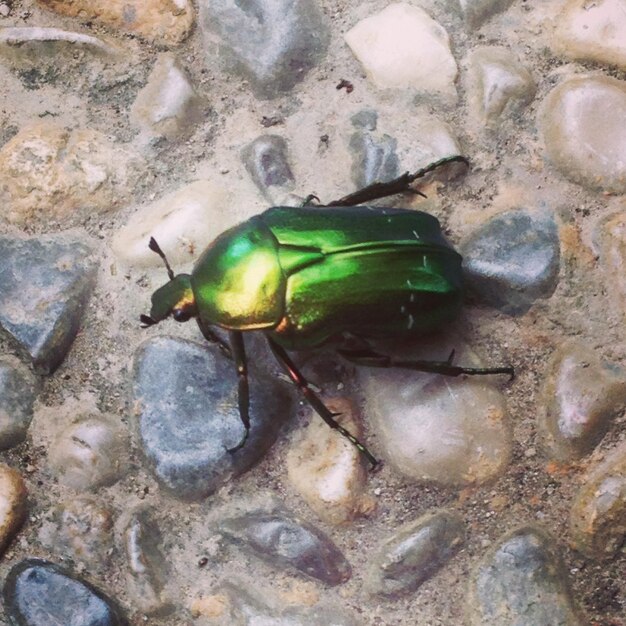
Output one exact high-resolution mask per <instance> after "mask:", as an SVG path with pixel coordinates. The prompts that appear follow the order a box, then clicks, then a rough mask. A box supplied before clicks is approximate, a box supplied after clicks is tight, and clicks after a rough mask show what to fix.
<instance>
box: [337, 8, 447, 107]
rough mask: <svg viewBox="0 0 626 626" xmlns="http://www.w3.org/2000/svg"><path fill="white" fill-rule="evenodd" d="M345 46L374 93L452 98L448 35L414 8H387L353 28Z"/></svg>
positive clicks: (422, 11) (441, 27)
mask: <svg viewBox="0 0 626 626" xmlns="http://www.w3.org/2000/svg"><path fill="white" fill-rule="evenodd" d="M345 40H346V43H347V44H348V46H350V49H351V50H352V52H353V54H354V56H355V57H356V58H357V59H358V61H359V62H360V63H361V65H362V66H363V69H364V70H365V73H366V74H367V77H368V78H369V79H370V80H371V81H372V83H374V85H375V86H376V87H378V88H380V89H386V88H400V89H407V88H412V89H417V90H419V91H424V92H431V93H440V94H446V95H455V93H456V91H455V87H454V81H455V79H456V75H457V66H456V61H455V60H454V57H453V56H452V52H451V51H450V39H449V37H448V33H447V32H446V30H445V29H444V28H443V26H441V24H439V23H438V22H436V21H435V20H433V19H432V18H431V17H430V16H429V15H428V13H426V12H425V11H424V10H423V9H420V8H419V7H416V6H411V5H409V4H407V3H406V2H397V3H394V4H390V5H388V6H387V7H386V8H384V9H383V10H382V11H380V12H379V13H376V14H374V15H371V16H370V17H367V18H365V19H364V20H361V21H360V22H359V23H358V24H356V26H353V27H352V28H351V29H350V30H349V31H348V32H347V33H346V34H345Z"/></svg>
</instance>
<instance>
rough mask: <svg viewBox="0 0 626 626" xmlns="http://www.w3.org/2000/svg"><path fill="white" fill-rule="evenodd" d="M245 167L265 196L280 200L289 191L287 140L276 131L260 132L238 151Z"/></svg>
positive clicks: (292, 180)
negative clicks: (270, 132)
mask: <svg viewBox="0 0 626 626" xmlns="http://www.w3.org/2000/svg"><path fill="white" fill-rule="evenodd" d="M241 159H242V161H243V163H244V165H245V166H246V170H247V171H248V174H250V177H251V178H252V180H253V181H254V183H255V185H256V186H257V187H258V188H259V189H260V190H261V192H262V193H263V195H264V196H265V197H266V198H267V200H268V201H269V202H270V203H271V204H274V205H279V204H281V199H283V198H284V197H285V196H286V195H287V194H289V193H290V192H291V191H293V188H294V182H295V181H294V177H293V174H292V173H291V167H290V166H289V159H288V154H287V142H286V141H285V140H284V139H283V138H282V137H280V136H279V135H260V136H259V137H257V138H256V139H255V140H254V141H252V142H251V143H249V144H248V145H247V146H246V147H245V148H244V149H243V150H242V151H241Z"/></svg>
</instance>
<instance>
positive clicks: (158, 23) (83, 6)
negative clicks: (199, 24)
mask: <svg viewBox="0 0 626 626" xmlns="http://www.w3.org/2000/svg"><path fill="white" fill-rule="evenodd" d="M38 2H39V4H41V5H42V6H44V7H46V8H47V9H50V10H52V11H54V12H55V13H59V14H60V15H66V16H69V17H77V18H80V20H81V21H90V22H95V23H96V24H102V25H104V26H108V27H109V28H113V29H114V30H118V31H120V32H123V33H130V34H133V35H137V36H139V37H141V38H142V39H145V40H147V41H150V42H153V43H157V44H163V45H172V44H178V43H180V42H182V41H184V40H185V39H186V38H187V36H188V35H189V33H190V31H191V28H192V26H193V23H194V11H193V4H192V3H191V1H190V0H151V1H150V2H143V1H142V0H109V1H108V2H107V3H106V4H104V5H103V4H102V3H101V2H99V1H98V0H38Z"/></svg>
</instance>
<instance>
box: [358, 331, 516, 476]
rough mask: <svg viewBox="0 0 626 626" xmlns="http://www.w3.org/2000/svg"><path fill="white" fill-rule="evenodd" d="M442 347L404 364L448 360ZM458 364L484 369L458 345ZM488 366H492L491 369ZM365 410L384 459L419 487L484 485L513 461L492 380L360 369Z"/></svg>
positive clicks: (503, 408) (446, 349) (508, 430)
mask: <svg viewBox="0 0 626 626" xmlns="http://www.w3.org/2000/svg"><path fill="white" fill-rule="evenodd" d="M453 347H454V346H453V345H452V344H447V343H442V344H441V345H439V346H436V347H434V348H430V349H425V350H424V351H423V352H422V351H420V353H419V355H416V354H414V353H411V354H408V355H407V354H402V355H400V354H395V356H397V357H398V358H400V356H401V357H402V358H403V359H404V358H406V359H411V358H419V359H424V360H431V361H433V360H434V361H442V360H445V359H446V358H447V356H448V354H449V353H450V352H451V350H452V348H453ZM456 348H457V353H456V355H455V360H454V362H455V363H457V364H459V365H465V366H478V367H480V366H481V365H484V364H480V363H477V362H476V361H475V359H473V358H471V357H470V355H469V353H468V352H467V351H466V350H465V349H460V348H461V346H459V345H457V346H456ZM488 365H494V364H493V363H489V364H488ZM359 375H360V378H361V380H362V388H363V393H364V395H365V403H364V412H365V416H366V417H367V418H368V420H369V422H370V424H371V430H372V432H375V433H376V434H377V443H378V446H379V447H382V449H383V450H384V455H383V460H384V461H388V462H389V464H390V465H393V467H395V468H396V469H397V470H398V471H399V472H400V473H402V474H404V475H405V476H407V477H409V478H412V479H414V480H418V481H434V482H436V483H439V484H442V485H450V486H459V485H472V484H480V483H484V482H486V481H489V480H493V479H495V478H497V477H498V476H499V475H500V474H502V472H503V471H504V469H505V468H506V467H507V465H508V463H509V460H510V457H511V444H512V438H511V426H510V423H509V417H508V412H507V408H506V401H505V398H504V396H503V395H502V393H500V392H499V391H498V390H497V389H496V388H495V387H494V386H493V382H491V381H489V380H486V378H487V377H480V378H482V380H478V378H479V377H475V378H473V379H472V378H471V377H468V378H450V377H446V376H441V375H439V374H426V373H421V372H419V373H418V372H411V371H407V370H401V369H396V368H394V369H389V370H385V369H374V368H361V370H360V372H359Z"/></svg>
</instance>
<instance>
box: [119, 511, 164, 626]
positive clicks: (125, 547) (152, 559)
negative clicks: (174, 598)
mask: <svg viewBox="0 0 626 626" xmlns="http://www.w3.org/2000/svg"><path fill="white" fill-rule="evenodd" d="M123 527H124V530H123V532H122V540H121V543H122V551H123V552H124V554H125V556H126V560H127V563H128V576H127V580H128V591H129V593H130V594H131V596H132V598H133V605H134V606H135V607H136V608H138V609H139V610H140V611H141V612H142V613H144V614H146V615H155V614H158V615H164V614H167V613H169V612H171V610H172V608H173V607H172V604H171V601H170V600H169V598H168V597H167V596H166V593H165V591H164V590H165V586H166V584H167V581H168V579H169V577H170V576H171V571H170V567H169V563H168V561H167V560H166V558H165V556H164V554H163V549H162V548H163V537H162V534H161V530H160V528H159V526H158V524H157V522H156V519H155V517H154V513H153V511H152V509H150V508H148V507H145V506H142V507H139V508H135V509H133V510H132V511H130V513H129V514H128V515H127V517H126V519H125V523H124V524H123Z"/></svg>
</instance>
